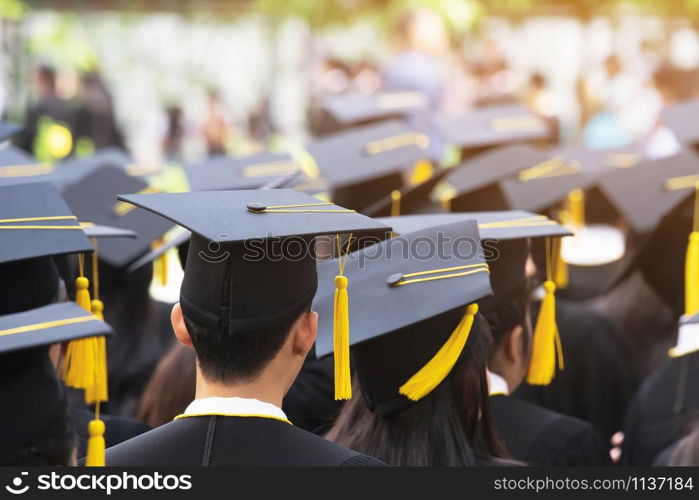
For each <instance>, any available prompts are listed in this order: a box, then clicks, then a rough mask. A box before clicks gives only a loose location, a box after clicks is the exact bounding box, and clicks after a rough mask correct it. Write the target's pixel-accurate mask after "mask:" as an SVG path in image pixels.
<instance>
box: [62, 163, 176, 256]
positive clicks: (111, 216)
mask: <svg viewBox="0 0 699 500" xmlns="http://www.w3.org/2000/svg"><path fill="white" fill-rule="evenodd" d="M153 191H157V189H156V188H153V187H151V186H149V185H148V183H147V182H146V181H145V180H143V179H141V178H139V177H133V176H129V175H128V174H126V172H125V171H124V170H123V169H121V168H119V167H116V166H103V167H95V168H92V169H91V170H90V171H89V173H87V175H84V176H82V177H81V178H80V179H79V180H78V181H77V182H73V183H71V184H70V186H69V187H67V188H66V189H65V190H64V191H63V198H64V199H65V200H66V202H68V205H69V206H70V207H71V209H72V210H73V211H74V212H75V214H76V215H77V216H78V217H79V218H80V220H81V221H84V222H92V223H94V224H98V225H104V226H111V227H115V228H119V229H126V230H129V231H133V232H135V233H136V235H137V237H136V238H109V239H107V240H105V241H104V242H102V243H101V244H100V248H99V250H100V252H99V256H100V259H102V260H103V261H105V262H106V263H108V264H110V265H112V266H114V267H118V268H122V267H125V266H126V265H128V264H129V263H131V262H133V261H134V260H136V259H137V258H138V257H139V256H141V255H143V254H145V253H146V252H148V251H149V250H150V248H151V244H152V243H153V242H154V241H155V240H157V239H159V238H161V237H162V236H163V235H164V234H165V233H166V232H167V231H168V230H169V229H170V228H172V224H171V223H169V222H168V221H166V220H163V219H162V218H160V217H156V216H154V215H152V214H149V213H147V212H143V211H141V210H134V209H133V208H134V207H133V206H131V205H129V204H126V203H121V202H119V201H118V200H117V199H116V195H117V194H120V193H139V192H141V193H144V192H153Z"/></svg>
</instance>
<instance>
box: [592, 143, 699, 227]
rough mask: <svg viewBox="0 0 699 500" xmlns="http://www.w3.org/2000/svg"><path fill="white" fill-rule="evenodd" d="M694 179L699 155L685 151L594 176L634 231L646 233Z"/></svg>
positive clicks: (698, 171) (691, 186)
mask: <svg viewBox="0 0 699 500" xmlns="http://www.w3.org/2000/svg"><path fill="white" fill-rule="evenodd" d="M697 181H699V156H697V154H695V153H693V152H691V151H688V150H685V151H681V152H680V153H678V154H676V155H673V156H669V157H666V158H660V159H654V160H642V161H641V162H640V163H638V164H637V165H636V166H634V167H632V168H621V169H614V170H611V171H609V172H608V173H606V174H605V175H603V176H600V177H599V178H598V179H597V187H598V189H599V190H600V191H601V192H602V193H603V194H604V195H605V196H606V197H607V199H609V201H610V202H611V203H612V205H613V206H614V207H615V208H616V210H617V211H618V212H619V213H620V214H622V215H623V217H624V218H625V219H626V220H627V221H628V222H629V224H630V225H631V227H632V229H633V230H634V231H635V232H637V233H639V234H645V233H648V232H650V231H652V230H653V228H655V227H656V225H657V224H658V222H659V221H660V219H661V217H662V216H663V215H665V214H666V213H668V212H669V211H670V210H672V209H673V208H674V207H675V206H677V204H678V203H679V202H680V201H682V200H683V199H684V198H686V197H687V193H688V192H692V191H691V190H693V189H694V184H695V183H696V182H697Z"/></svg>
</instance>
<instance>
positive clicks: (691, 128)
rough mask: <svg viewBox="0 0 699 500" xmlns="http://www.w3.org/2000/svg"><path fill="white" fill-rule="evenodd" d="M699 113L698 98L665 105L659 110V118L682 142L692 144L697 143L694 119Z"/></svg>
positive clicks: (698, 134) (697, 132) (697, 136)
mask: <svg viewBox="0 0 699 500" xmlns="http://www.w3.org/2000/svg"><path fill="white" fill-rule="evenodd" d="M698 114H699V99H690V100H686V101H682V102H679V103H677V104H673V105H671V106H667V107H666V108H664V109H663V110H662V111H661V112H660V118H661V120H662V121H663V122H664V123H665V125H667V126H668V128H670V130H672V132H673V133H674V134H675V136H676V137H677V140H678V141H680V142H681V143H682V144H686V145H688V146H693V145H696V144H697V143H699V131H697V127H696V120H697V116H699V115H698Z"/></svg>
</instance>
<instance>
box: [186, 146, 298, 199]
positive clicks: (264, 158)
mask: <svg viewBox="0 0 699 500" xmlns="http://www.w3.org/2000/svg"><path fill="white" fill-rule="evenodd" d="M300 168H301V167H300V166H299V165H298V164H297V163H296V162H295V161H294V159H293V158H292V157H291V155H288V154H275V153H260V154H256V155H252V156H246V157H243V158H233V157H230V156H226V155H217V156H212V157H210V158H207V159H206V160H204V161H202V162H198V163H192V164H189V165H185V166H184V171H185V173H186V174H187V180H188V181H189V186H190V188H191V189H192V191H209V190H221V189H258V188H261V187H262V186H263V185H265V184H267V183H268V182H270V180H273V179H277V178H281V177H284V176H286V175H289V174H291V173H293V172H298V171H299V170H300Z"/></svg>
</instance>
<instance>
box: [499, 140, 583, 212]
mask: <svg viewBox="0 0 699 500" xmlns="http://www.w3.org/2000/svg"><path fill="white" fill-rule="evenodd" d="M548 154H549V156H550V157H549V159H547V160H545V161H543V162H541V163H539V164H537V165H534V166H532V167H530V168H527V169H524V170H521V171H520V172H518V174H517V176H515V177H512V178H510V179H507V180H505V181H503V182H502V183H501V184H500V189H501V190H502V192H503V193H504V195H505V198H506V199H507V202H508V205H509V207H510V208H512V209H520V210H529V211H535V212H537V211H545V210H547V209H550V208H552V207H553V206H555V205H557V204H558V203H560V202H561V201H562V200H563V199H565V198H566V196H567V195H568V193H570V192H571V191H572V190H573V189H583V190H585V189H587V188H589V187H590V186H591V185H592V184H593V182H594V181H593V179H592V177H590V176H588V175H587V174H585V173H584V172H583V168H582V165H581V164H580V163H579V162H578V161H576V160H573V159H567V158H565V157H563V156H561V155H557V154H554V152H549V153H548Z"/></svg>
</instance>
